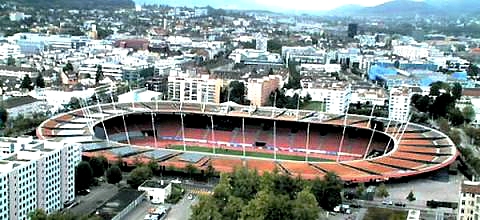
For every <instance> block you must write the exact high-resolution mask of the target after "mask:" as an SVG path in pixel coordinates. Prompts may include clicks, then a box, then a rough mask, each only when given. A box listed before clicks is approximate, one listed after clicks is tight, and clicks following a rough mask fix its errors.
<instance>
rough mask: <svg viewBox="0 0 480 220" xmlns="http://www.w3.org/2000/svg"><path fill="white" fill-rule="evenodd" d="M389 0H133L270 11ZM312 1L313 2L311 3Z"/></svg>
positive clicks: (373, 4)
mask: <svg viewBox="0 0 480 220" xmlns="http://www.w3.org/2000/svg"><path fill="white" fill-rule="evenodd" d="M389 1H390V0H367V1H361V2H359V1H356V0H338V1H330V2H325V3H324V2H322V3H321V4H318V3H317V4H315V3H316V2H314V1H312V0H298V1H296V2H297V3H296V4H294V5H292V4H291V1H287V0H276V1H273V0H241V1H219V0H198V1H192V0H176V1H174V0H163V1H158V0H135V3H136V4H166V5H171V6H212V7H214V8H224V9H239V10H252V9H255V10H270V11H282V12H285V11H328V10H333V9H336V8H339V7H343V6H349V5H359V6H364V7H372V6H376V5H380V4H383V3H386V2H389ZM312 3H314V4H312Z"/></svg>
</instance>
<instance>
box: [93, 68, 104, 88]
mask: <svg viewBox="0 0 480 220" xmlns="http://www.w3.org/2000/svg"><path fill="white" fill-rule="evenodd" d="M102 80H103V68H102V66H101V65H97V71H96V72H95V84H96V85H98V83H100V81H102Z"/></svg>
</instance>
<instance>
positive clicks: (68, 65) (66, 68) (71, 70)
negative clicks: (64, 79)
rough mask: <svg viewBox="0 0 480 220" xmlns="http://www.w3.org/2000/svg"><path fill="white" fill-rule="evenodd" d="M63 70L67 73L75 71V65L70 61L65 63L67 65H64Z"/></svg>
mask: <svg viewBox="0 0 480 220" xmlns="http://www.w3.org/2000/svg"><path fill="white" fill-rule="evenodd" d="M62 70H63V72H65V73H69V72H73V70H74V69H73V65H72V64H71V63H70V62H68V63H67V64H65V66H64V67H63V69H62Z"/></svg>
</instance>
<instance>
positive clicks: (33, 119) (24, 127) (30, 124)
mask: <svg viewBox="0 0 480 220" xmlns="http://www.w3.org/2000/svg"><path fill="white" fill-rule="evenodd" d="M0 112H1V111H0ZM47 119H48V115H47V114H44V113H33V114H32V115H31V116H29V117H26V116H24V115H22V114H19V115H18V116H17V117H15V118H10V119H6V120H7V121H6V124H5V129H4V131H3V132H4V133H3V135H4V136H7V137H17V136H20V135H24V134H25V133H29V132H32V131H34V130H35V128H36V127H38V126H39V125H40V124H41V123H42V122H44V121H45V120H47ZM2 120H3V119H2Z"/></svg>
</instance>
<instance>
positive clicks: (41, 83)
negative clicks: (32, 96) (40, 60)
mask: <svg viewBox="0 0 480 220" xmlns="http://www.w3.org/2000/svg"><path fill="white" fill-rule="evenodd" d="M35 85H36V86H37V87H38V88H45V80H44V79H43V76H42V74H41V73H39V74H38V76H37V79H35Z"/></svg>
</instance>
